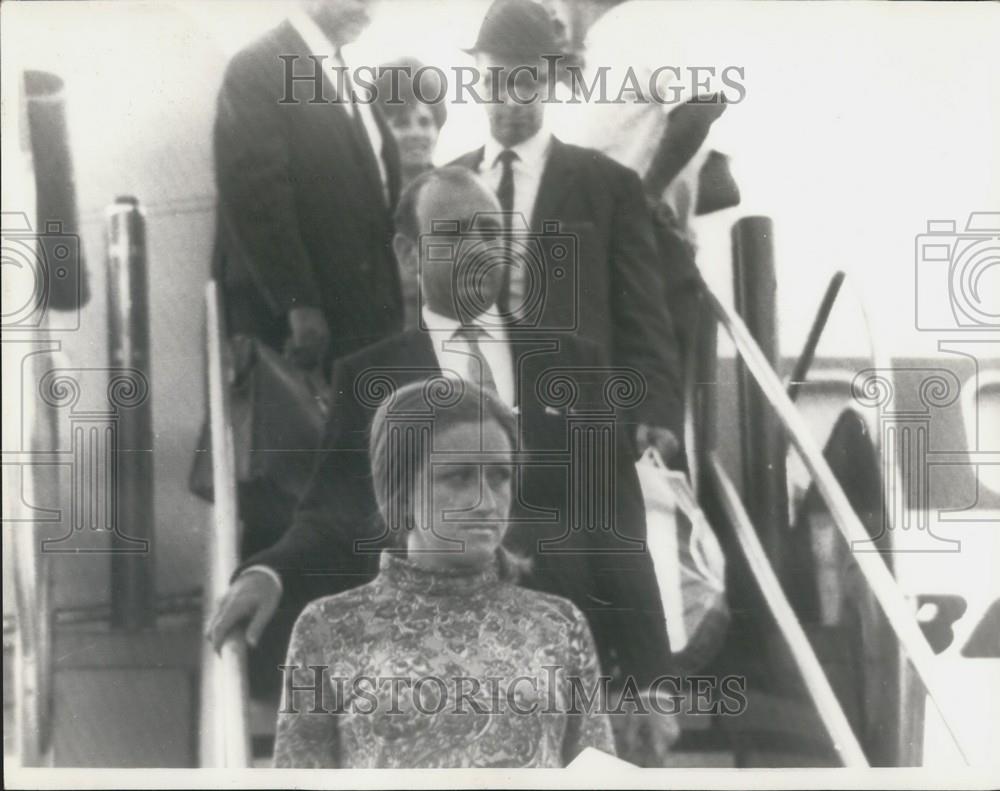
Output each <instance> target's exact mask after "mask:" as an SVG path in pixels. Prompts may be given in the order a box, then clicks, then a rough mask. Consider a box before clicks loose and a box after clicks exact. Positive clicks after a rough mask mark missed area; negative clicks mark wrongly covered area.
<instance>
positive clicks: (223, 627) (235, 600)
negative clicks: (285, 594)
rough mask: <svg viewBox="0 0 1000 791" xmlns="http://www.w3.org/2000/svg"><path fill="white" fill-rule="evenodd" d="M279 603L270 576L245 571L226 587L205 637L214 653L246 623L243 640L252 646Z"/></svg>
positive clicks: (277, 589) (273, 581) (249, 570)
mask: <svg viewBox="0 0 1000 791" xmlns="http://www.w3.org/2000/svg"><path fill="white" fill-rule="evenodd" d="M279 601H281V587H280V586H279V585H278V584H277V582H276V581H275V580H274V579H273V578H272V577H271V575H270V574H266V573H264V572H261V571H254V570H253V569H248V570H246V571H244V572H243V573H242V574H240V575H239V576H238V577H237V578H236V579H235V580H233V583H232V584H231V585H230V586H229V589H228V590H227V591H226V594H225V595H224V596H223V597H222V601H220V602H219V605H218V607H216V609H215V615H213V616H212V621H211V623H210V624H209V625H208V629H207V631H206V634H205V636H206V637H207V638H208V639H209V640H210V641H211V642H212V646H213V647H214V648H215V650H216V652H218V651H219V650H220V649H221V648H222V644H223V643H224V642H226V639H227V638H228V637H229V636H230V634H232V632H233V630H234V629H236V628H237V627H238V626H240V625H241V624H243V623H245V622H247V621H249V623H247V627H246V632H245V633H244V635H243V636H244V639H246V641H247V642H248V643H249V644H250V645H252V646H256V645H257V642H258V641H259V640H260V635H261V633H262V632H263V631H264V627H265V626H267V624H268V623H269V622H270V620H271V618H273V617H274V613H275V611H276V610H277V609H278V602H279Z"/></svg>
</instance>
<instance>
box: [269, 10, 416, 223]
mask: <svg viewBox="0 0 1000 791" xmlns="http://www.w3.org/2000/svg"><path fill="white" fill-rule="evenodd" d="M284 27H285V29H284V36H285V38H286V41H287V45H286V46H287V51H290V52H294V53H296V54H299V55H300V56H301V57H302V58H304V59H305V60H307V61H308V62H309V63H310V64H311V63H312V60H311V59H310V57H309V56H310V55H325V56H326V58H325V59H324V60H323V62H322V71H323V95H324V96H325V97H327V99H328V103H327V104H325V105H323V107H324V109H328V110H329V114H326V115H325V116H324V117H325V118H326V119H327V120H328V121H329V125H330V145H331V146H332V145H333V141H334V139H335V136H337V137H341V138H343V137H345V136H346V138H347V139H348V141H349V143H348V144H349V145H350V146H351V147H352V148H353V149H354V151H355V154H356V159H355V161H356V162H357V163H358V164H361V163H365V164H364V165H362V167H361V168H360V169H361V171H362V172H363V173H364V174H365V179H364V181H365V183H366V185H367V187H368V191H369V192H370V193H371V198H372V199H373V200H375V201H377V203H378V204H381V205H382V206H386V203H385V196H384V194H383V191H382V177H381V175H380V174H379V168H378V163H377V162H375V161H373V160H372V157H376V158H378V157H382V158H383V162H384V164H385V168H386V175H387V177H388V178H387V181H388V185H387V186H388V191H389V206H387V207H386V208H387V209H388V210H390V211H391V209H392V207H394V206H395V202H396V199H397V198H398V196H399V189H400V169H399V154H398V151H397V149H396V144H395V139H394V138H393V136H392V130H390V129H389V125H388V124H387V123H386V122H385V119H384V118H383V117H382V116H381V114H380V112H379V110H378V108H377V107H376V106H375V105H374V104H372V105H371V110H372V114H373V115H374V117H375V123H376V124H377V125H378V128H379V133H380V134H381V136H382V151H375V150H374V147H373V146H372V144H371V141H370V140H369V138H368V134H367V132H365V131H364V128H363V125H362V124H361V123H360V121H359V120H357V119H355V118H354V115H353V113H352V112H351V111H350V109H349V108H348V106H347V105H346V104H343V103H341V102H339V101H337V97H338V93H337V86H336V84H335V83H334V81H333V76H332V74H333V72H332V64H331V62H330V57H331V55H330V54H329V52H328V47H327V46H325V45H324V42H322V41H315V42H310V41H308V40H307V39H306V37H305V36H304V35H303V33H302V31H301V30H299V28H298V27H297V26H296V25H295V24H293V23H292V22H291V21H290V20H287V19H286V20H285V22H284ZM331 46H332V45H331ZM314 47H315V48H316V51H314ZM358 127H361V128H360V129H359V128H358ZM359 135H362V136H363V138H361V139H359ZM383 154H384V156H383Z"/></svg>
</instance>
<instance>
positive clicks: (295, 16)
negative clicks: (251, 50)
mask: <svg viewBox="0 0 1000 791" xmlns="http://www.w3.org/2000/svg"><path fill="white" fill-rule="evenodd" d="M288 21H289V22H291V23H292V27H294V28H295V30H296V32H297V33H298V34H299V35H300V36H301V37H302V40H303V41H304V42H305V43H306V46H307V47H308V48H309V52H310V54H312V55H315V56H317V57H322V56H326V59H325V60H323V61H322V66H323V74H324V76H325V77H326V83H327V87H328V88H330V89H331V90H332V92H333V98H334V99H336V96H337V83H338V82H339V79H337V78H335V76H334V75H336V74H337V73H338V72H335V71H333V69H334V67H336V66H343V67H345V69H346V70H345V71H343V74H344V88H345V89H346V91H347V92H348V94H349V95H350V94H351V87H352V82H351V76H350V75H351V68H350V65H349V64H348V63H347V62H346V61H345V60H344V57H343V52H342V51H340V50H338V48H337V47H335V46H334V45H333V44H332V43H331V41H330V39H328V38H327V37H326V34H325V33H324V32H323V31H322V30H321V29H320V27H319V25H317V24H316V21H315V20H314V19H313V18H312V17H311V16H309V14H307V13H306V12H305V11H303V10H302V9H297V10H296V11H294V12H293V13H292V14H290V15H289V17H288ZM296 73H298V72H296ZM357 98H359V99H362V100H363V99H365V98H366V97H365V96H363V95H361V96H358V97H357ZM344 109H345V110H347V112H349V113H352V112H353V113H356V114H357V115H358V117H360V118H361V123H362V125H363V126H364V128H365V132H367V133H368V141H369V142H370V143H371V146H372V152H373V153H374V154H375V161H376V162H377V163H378V172H379V176H380V177H381V179H382V197H383V199H384V200H385V202H386V205H388V203H389V174H388V172H387V171H386V167H385V160H383V159H382V132H381V130H380V129H379V127H378V122H377V121H376V120H375V113H374V112H373V110H372V107H371V104H369V103H368V102H365V101H352V102H351V103H350V104H345V105H344Z"/></svg>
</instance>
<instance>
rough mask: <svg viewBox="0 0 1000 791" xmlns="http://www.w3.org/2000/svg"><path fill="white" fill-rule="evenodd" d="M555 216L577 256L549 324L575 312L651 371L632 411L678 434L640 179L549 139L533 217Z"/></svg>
mask: <svg viewBox="0 0 1000 791" xmlns="http://www.w3.org/2000/svg"><path fill="white" fill-rule="evenodd" d="M483 156H484V149H482V148H479V149H477V150H475V151H471V152H469V153H468V154H465V155H464V156H462V157H460V158H459V159H457V160H455V164H459V165H463V166H465V167H468V168H471V169H472V170H475V171H477V172H478V171H479V169H480V166H481V165H482V160H483ZM550 221H557V222H558V223H559V232H560V233H563V234H572V235H573V236H575V237H576V239H577V240H578V243H579V244H578V256H579V258H578V266H577V272H576V275H575V280H574V282H573V283H572V284H570V285H569V286H568V287H561V288H552V289H550V290H549V292H548V293H547V294H546V298H545V308H544V311H545V316H543V319H542V322H543V326H559V327H565V326H567V321H566V317H567V316H568V315H571V314H572V315H573V316H574V320H573V323H574V324H575V326H576V330H575V331H576V333H578V334H579V335H581V336H582V337H584V338H588V339H589V340H591V341H594V342H595V343H597V344H598V345H599V346H600V347H602V348H603V349H605V350H606V353H607V355H608V359H609V360H610V362H611V363H613V364H614V365H615V366H622V367H628V368H633V369H634V370H636V371H638V372H639V373H640V374H642V376H643V377H645V379H646V382H647V387H648V391H649V397H648V398H647V399H646V401H645V402H644V403H643V405H642V407H641V408H640V410H639V411H638V413H637V414H636V416H635V417H636V419H638V420H642V421H644V422H647V423H652V424H655V425H661V426H666V427H667V428H670V429H672V430H673V431H674V433H675V434H676V435H677V437H678V438H680V437H681V435H682V432H681V427H682V425H683V411H682V407H681V392H680V391H681V366H680V357H679V353H678V349H677V342H676V338H675V335H674V328H673V324H672V322H671V319H670V314H669V310H668V307H667V305H666V303H665V302H664V300H663V298H662V294H663V293H664V281H663V272H662V267H661V265H660V260H659V254H658V250H657V247H656V242H655V240H654V235H653V227H652V218H651V212H650V209H649V207H648V204H647V202H646V198H645V196H644V193H643V191H642V184H641V182H640V181H639V177H638V176H637V175H636V174H635V172H634V171H632V170H629V169H628V168H626V167H624V166H623V165H620V164H618V163H617V162H615V161H614V160H612V159H610V158H609V157H607V156H605V155H604V154H601V153H600V152H598V151H594V150H592V149H588V148H581V147H579V146H574V145H569V144H567V143H563V142H562V141H560V140H558V139H557V138H553V139H552V148H551V150H550V151H549V155H548V159H547V162H546V165H545V170H544V172H543V173H542V179H541V183H540V185H539V188H538V196H537V198H536V200H535V207H534V211H533V214H532V217H531V218H530V221H529V222H530V226H531V230H532V231H533V232H535V233H540V232H542V231H543V230H544V223H545V222H550ZM563 282H565V281H563ZM572 301H575V305H571V304H568V303H569V302H572Z"/></svg>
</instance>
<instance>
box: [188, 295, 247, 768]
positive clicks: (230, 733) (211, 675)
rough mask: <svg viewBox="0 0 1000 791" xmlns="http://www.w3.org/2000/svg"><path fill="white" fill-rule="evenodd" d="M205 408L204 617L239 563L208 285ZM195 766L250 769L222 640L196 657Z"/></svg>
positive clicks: (214, 311) (238, 667) (240, 674)
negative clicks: (209, 501)
mask: <svg viewBox="0 0 1000 791" xmlns="http://www.w3.org/2000/svg"><path fill="white" fill-rule="evenodd" d="M205 315H206V319H207V321H206V335H207V340H206V348H207V352H208V403H209V417H210V426H211V436H212V488H213V503H214V504H213V509H212V521H211V527H212V529H210V531H209V535H208V552H207V558H208V562H207V567H206V575H205V587H204V608H205V617H206V618H208V617H210V616H211V609H212V607H213V606H214V605H215V604H216V603H217V602H218V601H219V600H220V599H221V598H222V596H223V594H224V593H225V592H226V588H227V587H228V585H229V580H230V578H231V577H232V575H233V572H235V571H236V567H237V564H238V562H239V515H238V510H237V501H236V464H235V454H234V451H233V430H232V422H231V420H230V412H229V394H228V388H229V378H228V377H227V375H226V365H227V360H226V354H225V352H224V343H225V338H226V337H227V336H226V333H225V328H224V324H223V319H222V312H221V308H220V303H219V293H218V287H217V285H216V283H215V281H214V280H211V281H209V283H208V285H207V286H206V288H205ZM201 689H202V700H201V717H200V719H201V740H200V742H201V761H200V763H201V765H202V766H215V767H218V768H230V769H233V768H246V767H248V766H249V765H250V731H249V719H250V718H249V698H248V694H247V673H246V646H245V645H244V642H243V640H242V639H241V638H239V637H235V636H234V637H232V638H230V639H228V640H226V641H225V642H224V643H223V645H222V647H221V649H220V650H219V653H218V654H216V653H215V652H214V651H213V650H212V647H211V645H210V644H209V643H208V641H206V642H205V647H204V649H203V654H202V684H201Z"/></svg>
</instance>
